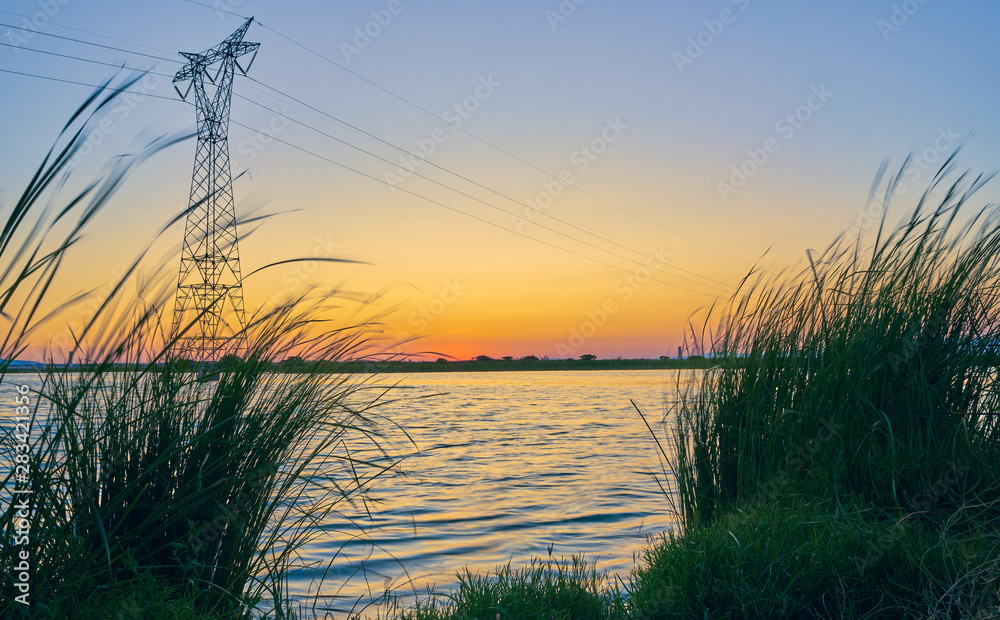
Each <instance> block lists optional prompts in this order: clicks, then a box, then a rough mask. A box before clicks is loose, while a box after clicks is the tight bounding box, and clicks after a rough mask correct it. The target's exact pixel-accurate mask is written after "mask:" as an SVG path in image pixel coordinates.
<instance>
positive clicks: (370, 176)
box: [0, 69, 717, 297]
mask: <svg viewBox="0 0 1000 620" xmlns="http://www.w3.org/2000/svg"><path fill="white" fill-rule="evenodd" d="M0 72H3V73H12V74H15V75H22V76H26V77H33V78H38V79H43V80H50V81H54V82H62V83H66V84H74V85H78V86H87V87H90V88H96V89H99V90H107V89H111V88H113V87H111V86H110V85H109V86H100V85H97V84H90V83H86V82H78V81H75V80H65V79H61V78H53V77H49V76H44V75H38V74H34V73H25V72H20V71H11V70H8V69H0ZM121 92H127V93H134V94H140V95H145V96H148V97H155V98H157V99H166V100H168V101H177V102H179V103H185V104H187V105H191V104H188V103H187V102H185V101H183V100H180V99H176V98H174V97H164V96H161V95H152V94H149V93H141V92H138V91H130V90H125V91H121ZM230 122H231V123H232V124H234V125H238V126H240V127H243V128H245V129H249V130H250V131H258V130H257V129H254V128H253V127H250V126H249V125H245V124H243V123H241V122H239V121H235V120H230ZM270 138H271V139H272V140H274V141H276V142H280V143H281V144H284V145H286V146H289V147H291V148H293V149H296V150H298V151H301V152H303V153H306V154H308V155H311V156H313V157H316V158H318V159H322V160H324V161H326V162H329V163H331V164H333V165H335V166H338V167H340V168H343V169H345V170H348V171H350V172H353V173H355V174H358V175H360V176H363V177H366V178H368V179H371V180H372V181H375V182H376V183H381V184H383V185H386V186H389V187H394V188H395V189H397V190H399V191H401V192H404V193H406V194H409V195H411V196H414V197H416V198H419V199H421V200H424V201H427V202H430V203H432V204H435V205H438V206H440V207H444V208H445V209H448V210H449V211H454V212H455V213H458V214H460V215H464V216H466V217H469V218H472V219H474V220H477V221H479V222H482V223H484V224H488V225H490V226H493V227H494V228H499V229H500V230H503V231H505V232H507V233H511V234H515V235H518V236H520V237H524V238H526V239H530V240H531V241H534V242H536V243H541V244H543V245H546V246H548V247H551V248H553V249H556V250H559V251H562V252H566V253H568V254H572V255H573V256H576V257H578V258H582V259H584V260H588V261H591V262H593V263H597V264H599V265H603V266H605V267H610V268H612V269H615V270H618V271H623V272H625V273H634V272H632V271H630V270H629V269H626V268H624V267H620V266H618V265H614V264H612V263H608V262H605V261H602V260H600V259H597V258H594V257H592V256H587V255H586V254H581V253H579V252H576V251H574V250H571V249H569V248H564V247H561V246H558V245H556V244H554V243H550V242H548V241H545V240H543V239H539V238H537V237H532V236H530V235H526V234H524V233H522V232H520V231H516V230H511V229H509V228H506V227H504V226H501V225H499V224H497V223H495V222H491V221H489V220H487V219H483V218H481V217H479V216H477V215H473V214H471V213H468V212H466V211H462V210H461V209H458V208H456V207H453V206H451V205H448V204H445V203H443V202H441V201H438V200H435V199H433V198H429V197H427V196H423V195H421V194H418V193H416V192H413V191H410V190H408V189H405V188H401V187H395V186H394V185H392V184H391V183H389V182H387V181H385V180H383V179H380V178H378V177H375V176H372V175H370V174H367V173H364V172H361V171H360V170H357V169H355V168H352V167H350V166H347V165H345V164H341V163H340V162H337V161H335V160H333V159H330V158H328V157H324V156H323V155H320V154H318V153H316V152H314V151H310V150H309V149H306V148H303V147H301V146H298V145H296V144H292V143H291V142H288V141H286V140H282V139H281V138H278V137H277V136H271V137H270ZM674 277H678V276H674ZM648 278H649V279H650V280H652V281H654V282H658V283H660V284H663V285H666V286H670V287H673V288H677V289H681V290H684V291H688V292H691V293H696V294H699V295H707V296H710V297H711V296H713V294H712V293H707V292H705V291H699V290H696V289H693V288H689V287H686V286H682V285H680V284H674V283H672V282H667V281H665V280H660V279H658V278H654V277H652V275H650V276H648ZM699 284H700V283H699ZM702 286H705V285H702ZM716 296H717V295H716Z"/></svg>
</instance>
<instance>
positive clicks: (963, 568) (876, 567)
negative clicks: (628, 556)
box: [631, 495, 1000, 618]
mask: <svg viewBox="0 0 1000 620" xmlns="http://www.w3.org/2000/svg"><path fill="white" fill-rule="evenodd" d="M998 534H1000V531H998V527H997V524H996V523H995V522H989V521H986V520H981V519H976V518H972V517H968V518H967V517H961V518H957V519H956V520H955V521H954V522H952V523H948V524H942V523H940V522H936V521H933V520H928V519H923V518H921V516H920V515H908V516H907V517H906V518H904V519H902V520H895V518H893V517H891V516H889V515H886V514H885V513H884V512H883V511H881V510H879V509H876V508H873V507H862V506H857V505H851V506H847V507H844V506H838V505H837V504H836V503H834V502H832V501H828V502H824V501H820V500H806V499H803V498H800V497H796V496H791V495H785V496H782V497H781V498H780V499H779V500H778V501H777V502H776V503H773V504H770V505H767V506H759V507H756V508H753V509H749V510H746V511H734V512H729V513H727V514H725V515H723V516H720V517H719V518H718V519H716V520H715V521H714V522H713V523H712V524H711V525H708V526H704V527H697V528H691V529H688V530H686V531H685V532H684V533H683V535H679V536H672V535H664V536H663V537H662V538H661V539H660V540H659V541H658V542H657V543H656V544H655V545H652V546H650V547H649V548H648V549H647V550H646V551H645V554H644V561H643V564H642V566H641V567H640V568H639V569H638V570H637V572H636V575H635V578H634V580H633V583H632V591H631V596H632V599H633V600H634V601H635V602H636V604H635V608H634V610H633V612H634V615H633V617H638V618H701V617H706V616H707V617H711V618H777V617H794V618H863V617H871V616H868V614H874V615H875V617H927V618H973V617H981V618H986V617H995V614H997V613H1000V609H998V608H997V605H998V603H1000V597H998V589H997V586H998V584H997V583H996V576H997V574H998V570H1000V537H998Z"/></svg>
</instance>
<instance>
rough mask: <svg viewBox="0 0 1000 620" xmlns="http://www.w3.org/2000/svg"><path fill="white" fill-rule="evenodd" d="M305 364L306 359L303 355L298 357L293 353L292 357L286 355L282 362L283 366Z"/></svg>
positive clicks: (297, 366)
mask: <svg viewBox="0 0 1000 620" xmlns="http://www.w3.org/2000/svg"><path fill="white" fill-rule="evenodd" d="M305 364H306V362H305V360H304V359H302V358H301V357H297V356H294V355H293V356H292V357H286V358H285V359H284V360H283V361H282V362H281V367H282V368H301V367H302V366H305Z"/></svg>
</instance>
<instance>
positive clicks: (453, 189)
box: [0, 0, 728, 290]
mask: <svg viewBox="0 0 1000 620" xmlns="http://www.w3.org/2000/svg"><path fill="white" fill-rule="evenodd" d="M186 1H187V2H190V3H191V4H195V5H198V6H201V7H205V8H212V9H215V10H219V11H221V12H223V13H227V14H229V15H233V16H236V17H243V16H240V15H239V14H237V13H234V12H232V11H227V10H225V9H221V8H220V9H216V7H209V6H208V5H205V4H202V3H200V2H195V1H194V0H186ZM2 12H4V13H8V14H11V15H18V16H20V17H24V16H23V15H19V14H17V13H12V12H10V11H2ZM244 19H245V18H244ZM0 25H2V24H0ZM53 25H55V26H60V25H59V24H53ZM60 27H65V28H68V29H70V30H76V31H79V32H84V33H86V34H90V35H92V36H96V37H103V38H108V39H112V40H116V41H122V42H127V41H124V40H122V39H116V38H114V37H108V36H106V35H102V34H99V33H95V32H90V31H87V30H82V29H79V28H70V27H68V26H60ZM268 29H269V30H272V31H273V29H271V28H268ZM274 32H275V33H276V34H279V35H280V36H283V37H284V35H281V34H280V33H277V31H274ZM38 34H43V35H46V36H53V37H55V38H61V39H65V40H70V41H74V42H77V43H82V44H85V45H92V46H96V47H103V48H107V49H114V50H117V51H122V52H125V53H130V54H137V55H141V56H146V57H151V58H157V59H159V60H164V61H167V62H177V63H178V64H179V63H180V61H176V60H171V59H166V58H161V57H157V56H153V55H150V54H143V53H141V52H132V51H129V50H125V49H122V48H118V47H113V46H104V45H100V44H96V43H91V42H89V41H83V40H80V39H74V38H72V37H60V36H58V35H49V34H47V33H38ZM285 38H288V37H285ZM289 40H290V39H289ZM127 43H129V44H132V43H131V42H127ZM0 45H5V46H8V47H21V46H14V45H11V44H3V43H0ZM140 46H141V47H147V48H149V49H154V50H156V51H164V50H160V49H158V48H152V47H149V46H145V45H140ZM303 47H304V46H303ZM23 49H26V50H28V51H33V52H38V53H43V54H49V55H53V56H61V57H64V58H71V59H75V60H80V61H83V62H89V63H94V64H101V65H106V66H112V67H118V66H119V65H116V64H114V63H107V62H102V61H97V60H92V59H87V58H82V57H79V56H72V55H65V54H58V53H55V52H50V51H45V50H37V49H34V48H28V47H23ZM165 53H169V52H165ZM327 60H329V59H327ZM331 62H332V61H331ZM334 64H337V63H334ZM338 66H339V65H338ZM129 68H130V69H131V67H129ZM342 68H343V67H342ZM146 72H147V73H151V74H153V75H160V76H163V77H172V75H169V74H164V73H159V72H156V71H151V70H146ZM358 77H362V76H358ZM250 79H252V80H253V81H254V82H257V83H258V84H260V85H261V86H264V87H265V88H268V89H270V90H272V91H274V92H276V93H278V94H280V95H281V96H283V97H286V98H288V99H291V100H292V101H295V102H297V103H299V104H300V105H303V106H305V107H307V108H309V109H311V110H314V111H315V112H317V113H320V114H322V115H324V116H326V117H328V118H330V119H332V120H334V121H336V122H338V123H340V124H342V125H344V126H346V127H349V128H350V129H352V130H354V131H357V132H359V133H361V134H362V135H365V136H367V137H369V138H371V139H373V140H376V141H378V142H380V143H382V144H385V145H386V146H389V147H390V148H393V149H395V150H398V151H400V152H402V153H404V154H406V155H408V154H409V152H408V151H406V149H403V148H402V147H399V146H397V145H395V144H392V143H390V142H388V141H386V140H383V139H382V138H379V137H378V136H375V135H374V134H371V133H370V132H367V131H365V130H363V129H361V128H359V127H357V126H355V125H352V124H351V123H348V122H346V121H344V120H342V119H339V118H337V117H335V116H333V115H331V114H329V113H327V112H324V111H323V110H320V109H319V108H316V107H315V106H311V105H309V104H307V103H305V102H304V101H301V100H300V99H297V98H295V97H293V96H291V95H289V94H287V93H285V92H283V91H281V90H279V89H276V88H274V87H272V86H269V85H267V84H264V83H263V82H260V81H259V80H256V79H253V78H250ZM362 79H364V78H362ZM67 82H68V83H75V82H72V81H67ZM237 96H240V95H237ZM157 97H159V98H163V97H160V96H158V95H157ZM244 98H245V97H244ZM245 99H246V100H247V101H250V102H251V103H254V104H255V105H261V106H262V104H260V103H258V102H256V101H253V100H251V99H249V98H245ZM262 107H264V106H262ZM268 109H269V108H268ZM269 110H270V109H269ZM270 111H271V112H274V113H276V114H280V115H281V116H285V115H284V114H281V113H280V112H278V111H276V110H270ZM423 111H424V112H427V113H429V114H432V113H430V112H429V111H427V110H423ZM432 116H435V118H437V117H436V115H433V114H432ZM285 118H288V119H289V120H292V121H294V122H296V123H298V124H300V125H303V126H304V127H307V128H309V129H311V130H313V131H316V132H318V133H321V134H322V135H325V136H327V137H329V138H331V139H334V140H337V141H338V142H341V143H343V144H345V145H347V146H349V147H351V148H356V149H358V150H361V151H362V152H364V153H367V154H368V155H370V156H372V157H375V158H377V159H379V160H381V161H384V162H386V163H389V164H390V165H395V164H394V163H393V162H390V161H388V160H385V159H384V158H381V157H379V156H377V155H375V154H373V153H371V152H369V151H366V150H364V149H361V148H360V147H356V146H354V145H352V144H349V143H347V142H345V141H343V140H340V139H339V138H336V137H334V136H331V135H330V134H327V133H325V132H322V131H320V130H318V129H316V128H314V127H311V126H309V125H306V124H305V123H302V122H300V121H297V120H296V119H291V118H289V117H287V116H285ZM456 129H461V128H459V127H456ZM465 133H468V132H465ZM469 135H472V134H469ZM473 137H475V136H473ZM477 139H479V138H477ZM491 146H492V145H491ZM501 150H502V149H501ZM424 161H425V162H426V163H428V164H430V165H431V166H432V167H435V168H438V169H440V170H442V171H444V172H447V173H448V174H451V175H453V176H455V177H457V178H460V179H462V180H464V181H466V182H468V183H472V184H473V185H476V186H477V187H480V188H482V189H485V190H487V191H489V192H491V193H493V194H496V195H497V196H500V197H502V198H504V199H506V200H509V201H511V202H514V203H515V204H518V205H520V206H530V205H526V204H525V203H523V202H521V201H519V200H517V199H515V198H512V197H510V196H508V195H506V194H504V193H502V192H499V191H497V190H494V189H492V188H490V187H487V186H485V185H483V184H481V183H478V182H477V181H474V180H473V179H471V178H469V177H467V176H465V175H462V174H460V173H457V172H454V171H452V170H449V169H447V168H444V167H442V166H439V165H438V164H435V163H433V162H430V161H429V160H426V159H424ZM525 163H527V162H525ZM543 172H544V171H543ZM411 173H412V174H414V175H416V176H419V177H421V178H423V179H426V180H428V181H430V182H432V183H435V184H437V185H441V186H442V187H445V188H447V189H451V190H452V191H455V192H457V193H459V194H461V195H463V196H466V197H469V198H472V199H473V200H476V201H478V202H481V203H483V204H486V205H488V206H490V207H492V208H494V209H498V210H500V211H502V212H504V213H506V214H508V215H511V216H512V217H518V216H517V215H516V214H513V213H510V212H509V211H506V210H504V209H501V208H500V207H497V206H495V205H492V204H490V203H488V202H486V201H483V200H481V199H479V198H476V197H474V196H471V195H469V194H467V193H465V192H461V191H459V190H457V189H455V188H453V187H451V186H448V185H446V184H443V183H440V182H438V181H436V180H434V179H431V178H429V177H427V176H425V175H422V174H419V173H417V172H416V171H411ZM550 176H551V175H550ZM536 212H538V213H541V214H543V215H545V216H546V217H549V218H550V219H554V220H555V221H557V222H560V223H562V224H564V225H566V226H569V227H571V228H574V229H576V230H579V231H581V232H583V233H584V234H587V235H590V236H592V237H594V238H597V239H600V240H601V241H603V242H605V243H609V244H611V245H614V246H617V247H620V248H622V249H624V250H626V251H628V252H631V253H633V254H636V255H639V256H645V255H644V254H643V253H641V252H639V251H637V250H634V249H632V248H629V247H627V246H625V245H623V244H621V243H618V242H616V241H614V240H611V239H608V238H606V237H602V236H601V235H599V234H596V233H594V232H591V231H589V230H586V229H584V228H582V227H580V226H577V225H575V224H573V223H571V222H568V221H566V220H563V219H560V218H558V217H556V216H554V215H552V214H550V213H546V212H544V211H540V210H536ZM651 223H652V222H651ZM537 225H538V226H540V227H542V228H544V229H546V230H550V231H552V232H555V233H556V234H559V235H562V236H565V237H567V238H569V239H572V240H574V241H577V242H579V243H584V244H585V245H589V246H591V247H594V248H595V249H598V250H600V251H603V252H607V253H609V254H611V255H612V256H616V257H617V258H621V259H623V260H628V261H631V262H639V261H635V260H634V259H629V258H626V257H623V256H621V255H619V254H616V253H614V252H610V251H608V250H606V249H604V248H600V247H598V246H595V245H593V244H591V243H588V242H586V241H581V240H579V239H576V238H574V237H571V236H569V235H566V234H565V233H562V232H560V231H557V230H554V229H552V228H550V227H547V226H544V225H542V224H537ZM661 228H662V227H661ZM664 230H666V229H664ZM668 232H671V231H668ZM706 247H707V246H706ZM668 268H669V269H671V270H674V271H680V272H683V273H687V274H690V275H693V276H695V277H697V278H701V279H702V280H706V281H708V282H714V283H716V284H719V285H721V286H724V287H728V285H727V284H726V283H724V282H720V281H718V280H715V279H713V278H709V277H707V276H704V275H701V274H699V273H696V272H694V271H691V270H688V269H684V268H683V267H679V266H676V265H669V266H668ZM673 277H676V278H680V279H682V280H685V281H688V282H692V283H694V284H698V285H700V286H707V287H709V288H713V289H716V290H728V289H719V288H718V287H715V286H712V285H710V284H705V283H704V282H698V281H696V280H692V279H690V278H686V277H684V276H679V275H676V274H673Z"/></svg>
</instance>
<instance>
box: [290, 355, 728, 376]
mask: <svg viewBox="0 0 1000 620" xmlns="http://www.w3.org/2000/svg"><path fill="white" fill-rule="evenodd" d="M710 365H711V362H710V360H707V359H706V358H704V357H702V356H700V355H695V356H691V357H688V358H685V359H655V360H654V359H609V360H601V359H589V360H547V359H525V358H522V359H511V360H503V359H499V360H497V359H476V360H445V359H438V360H437V361H433V362H430V361H427V362H412V361H400V360H388V361H382V360H370V361H356V362H346V363H343V364H338V365H336V367H335V368H331V367H330V366H331V365H330V364H329V363H326V364H323V365H317V364H315V363H312V362H301V363H295V361H294V360H293V361H291V363H288V362H286V363H284V364H282V365H281V367H280V368H279V369H280V370H283V371H285V372H289V371H291V372H364V373H367V372H513V371H539V370H649V369H664V368H708V367H709V366H710Z"/></svg>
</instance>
